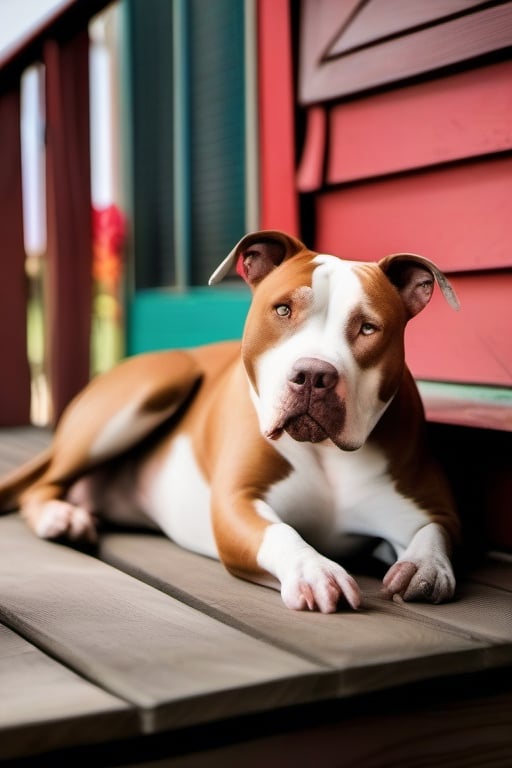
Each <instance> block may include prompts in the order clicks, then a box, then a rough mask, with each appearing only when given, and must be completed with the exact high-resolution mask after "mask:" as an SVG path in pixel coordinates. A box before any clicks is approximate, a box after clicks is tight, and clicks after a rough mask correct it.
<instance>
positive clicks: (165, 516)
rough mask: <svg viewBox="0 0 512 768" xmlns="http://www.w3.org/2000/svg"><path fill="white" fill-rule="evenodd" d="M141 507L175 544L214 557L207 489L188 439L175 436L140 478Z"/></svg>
mask: <svg viewBox="0 0 512 768" xmlns="http://www.w3.org/2000/svg"><path fill="white" fill-rule="evenodd" d="M142 485H143V488H144V490H143V494H142V495H143V498H142V506H143V507H144V511H145V512H146V514H147V515H148V516H149V517H151V518H152V519H153V520H154V521H155V522H156V523H157V524H158V525H159V526H160V528H161V529H162V530H163V531H164V533H166V534H167V536H169V538H171V539H172V540H173V541H175V542H176V544H179V545H180V546H181V547H185V548H186V549H190V550H192V551H193V552H198V553H199V554H201V555H207V556H208V557H215V558H217V557H218V554H217V546H216V544H215V539H214V536H213V529H212V523H211V516H210V488H209V486H208V484H207V482H206V481H205V479H204V477H203V475H202V473H201V471H200V469H199V467H198V465H197V462H196V459H195V456H194V452H193V450H192V446H191V444H190V440H189V439H188V438H187V437H185V436H180V437H178V438H176V440H175V441H174V442H173V444H172V447H171V449H170V451H169V453H167V454H166V456H165V459H164V461H163V462H162V464H161V465H160V466H159V467H158V468H157V469H156V471H153V470H151V469H149V472H148V476H147V477H145V478H142Z"/></svg>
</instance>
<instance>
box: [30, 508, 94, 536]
mask: <svg viewBox="0 0 512 768" xmlns="http://www.w3.org/2000/svg"><path fill="white" fill-rule="evenodd" d="M23 514H24V517H25V518H26V519H27V522H28V523H29V525H30V527H31V528H32V529H33V531H34V532H35V534H36V535H37V536H39V538H41V539H60V538H67V539H70V540H71V541H85V542H88V543H90V544H94V543H95V542H96V539H97V535H96V525H95V519H94V516H93V515H92V514H90V513H89V512H88V511H87V510H85V509H83V508H82V507H77V506H75V505H74V504H70V503H69V502H67V501H61V500H60V499H51V500H50V501H45V502H43V503H42V504H38V505H37V508H34V507H32V508H31V507H28V508H26V509H24V510H23Z"/></svg>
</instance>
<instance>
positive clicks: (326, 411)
mask: <svg viewBox="0 0 512 768" xmlns="http://www.w3.org/2000/svg"><path fill="white" fill-rule="evenodd" d="M234 269H236V271H237V272H238V274H240V275H241V276H242V277H243V279H244V280H245V281H246V282H247V283H248V284H249V285H250V287H251V289H252V290H253V301H252V304H251V307H250V310H249V313H248V316H247V320H246V324H245V329H244V335H243V342H242V358H243V362H244V366H245V369H246V371H247V375H248V378H249V381H250V384H251V390H252V395H253V400H254V403H255V407H256V409H257V412H258V416H259V420H260V427H261V431H262V433H263V434H264V435H265V436H266V437H267V438H269V439H271V440H279V438H280V437H281V436H282V435H283V434H284V433H287V434H289V435H290V436H291V437H292V438H293V439H294V440H297V441H300V442H311V443H318V442H322V441H324V440H331V441H332V442H333V443H335V444H336V445H337V446H338V447H339V448H342V449H344V450H355V449H357V448H359V447H361V445H362V444H363V443H364V442H365V440H366V438H367V437H368V435H369V434H370V432H371V431H372V429H373V427H374V426H375V424H376V423H377V421H378V420H379V418H380V417H381V415H382V414H383V412H384V410H385V409H386V407H387V406H388V404H389V403H390V402H391V400H392V399H393V397H394V395H395V393H396V391H397V389H398V387H399V385H400V381H401V379H402V375H403V369H404V329H405V326H406V324H407V322H408V320H409V319H410V318H412V317H414V316H415V315H417V314H418V312H421V310H422V309H423V308H424V307H425V306H426V305H427V304H428V302H429V301H430V298H431V296H432V293H433V290H434V284H435V282H437V284H438V285H439V287H440V289H441V291H442V292H443V294H444V296H445V298H446V300H447V301H448V302H449V304H450V305H451V306H453V307H454V308H455V309H457V308H458V301H457V298H456V296H455V293H454V291H453V289H452V287H451V286H450V284H449V282H448V280H447V279H446V277H445V276H444V275H443V274H442V272H440V270H439V269H438V268H437V267H436V266H435V264H433V263H432V262H431V261H429V260H428V259H425V258H424V257H422V256H418V255H416V254H410V253H399V254H394V255H392V256H386V257H385V258H384V259H382V260H381V261H379V262H376V263H367V262H359V261H345V260H342V259H340V258H337V257H336V256H330V255H325V254H318V253H315V252H313V251H310V250H308V249H307V248H306V246H305V245H304V244H303V243H301V242H300V241H299V240H297V239H296V238H293V237H290V236H288V235H286V234H284V233H282V232H278V231H263V232H255V233H252V234H249V235H246V236H245V237H244V238H242V240H240V242H239V243H238V244H237V245H236V246H235V248H234V249H233V250H232V251H231V253H230V254H229V255H228V256H227V258H226V259H225V260H224V261H223V262H222V264H221V265H220V266H219V267H218V269H217V270H216V271H215V272H214V273H213V275H212V277H211V278H210V284H213V283H217V282H219V281H220V280H222V278H223V277H225V276H226V275H227V274H228V273H230V272H231V271H233V270H234Z"/></svg>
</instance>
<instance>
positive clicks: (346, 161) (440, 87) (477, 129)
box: [299, 61, 512, 189]
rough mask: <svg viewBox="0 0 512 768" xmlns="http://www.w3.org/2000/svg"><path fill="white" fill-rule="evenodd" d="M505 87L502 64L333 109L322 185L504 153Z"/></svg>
mask: <svg viewBox="0 0 512 768" xmlns="http://www.w3.org/2000/svg"><path fill="white" fill-rule="evenodd" d="M511 82H512V62H510V61H507V62H504V63H500V64H496V65H492V66H487V67H482V68H479V69H476V70H470V71H468V72H463V73H461V74H457V75H452V76H450V77H445V78H438V79H437V80H434V81H429V82H427V83H421V84H418V85H414V86H409V87H405V88H398V89H395V90H393V91H390V92H387V93H382V94H378V95H375V96H371V97H368V98H366V99H361V100H356V101H352V102H347V103H345V104H340V105H337V106H335V107H333V109H332V110H331V112H330V117H329V122H330V127H329V151H328V169H327V183H329V184H337V183H343V182H347V181H354V180H357V179H362V178H370V177H373V176H379V175H385V174H390V173H396V172H399V171H404V170H409V169H413V168H421V167H426V166H429V165H437V164H440V163H445V162H450V161H453V160H459V159H462V158H465V157H472V156H479V155H486V154H489V153H494V152H501V151H504V150H510V149H511V148H512V88H511ZM313 128H316V126H315V125H314V124H313V125H312V129H313ZM314 138H315V139H316V141H317V142H318V139H319V138H321V137H318V130H316V131H315V137H314ZM319 151H321V150H319ZM311 152H312V150H310V153H311ZM299 187H300V182H299ZM317 189H318V186H317Z"/></svg>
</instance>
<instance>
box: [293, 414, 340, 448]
mask: <svg viewBox="0 0 512 768" xmlns="http://www.w3.org/2000/svg"><path fill="white" fill-rule="evenodd" d="M283 428H284V430H285V431H286V432H288V434H289V435H290V437H293V439H294V440H297V441H298V442H299V443H321V442H322V440H327V438H328V437H329V434H328V433H327V430H326V429H325V428H324V427H323V426H322V425H321V424H319V423H318V421H316V420H315V419H314V418H313V417H312V416H310V414H309V413H303V414H300V415H299V416H292V418H291V419H288V420H287V421H286V422H285V424H284V427H283Z"/></svg>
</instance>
